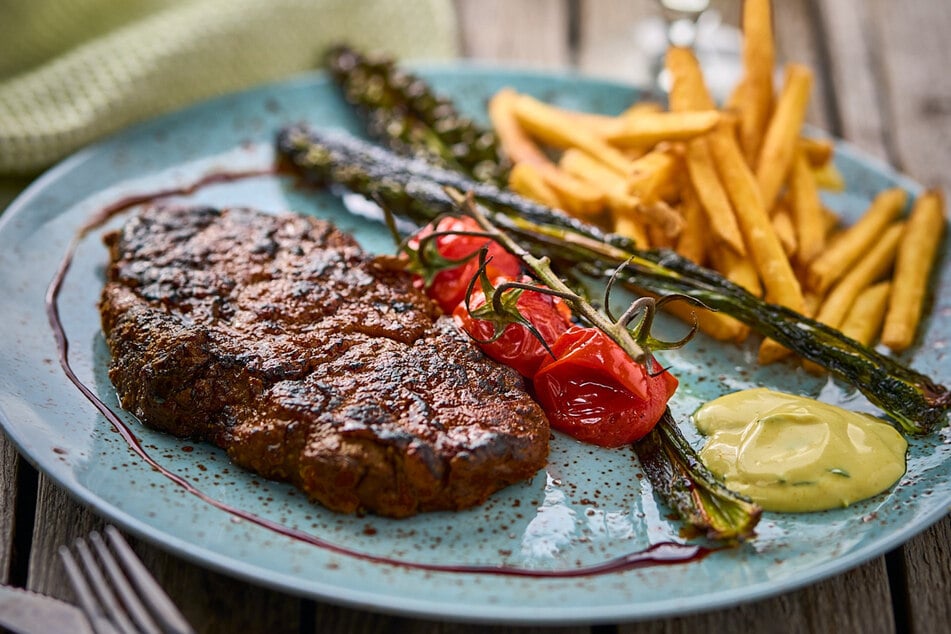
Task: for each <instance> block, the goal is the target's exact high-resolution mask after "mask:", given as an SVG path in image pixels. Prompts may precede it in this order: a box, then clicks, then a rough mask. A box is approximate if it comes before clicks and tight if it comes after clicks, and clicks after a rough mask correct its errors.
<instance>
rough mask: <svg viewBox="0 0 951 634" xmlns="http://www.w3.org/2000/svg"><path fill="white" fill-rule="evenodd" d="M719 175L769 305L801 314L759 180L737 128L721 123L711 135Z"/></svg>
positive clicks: (792, 277)
mask: <svg viewBox="0 0 951 634" xmlns="http://www.w3.org/2000/svg"><path fill="white" fill-rule="evenodd" d="M710 149H711V152H712V154H713V158H714V160H715V161H716V167H717V171H718V172H719V174H720V178H721V180H722V181H723V184H724V187H725V189H726V191H727V193H728V195H729V197H730V200H731V201H732V202H733V209H734V210H735V211H736V215H737V221H738V224H739V226H740V230H741V231H742V232H743V237H744V239H745V240H744V241H745V243H746V246H747V248H748V249H749V251H750V254H751V255H752V257H753V261H754V262H755V264H756V269H757V271H758V272H759V275H760V278H761V279H762V283H763V286H764V287H765V288H766V299H767V301H770V302H773V303H774V304H781V305H783V306H786V307H787V308H791V309H792V310H795V311H797V312H800V313H801V312H802V311H803V310H804V308H805V304H804V302H803V296H802V289H801V287H800V285H799V280H798V279H796V275H795V274H794V273H793V269H792V266H791V265H790V264H789V259H788V258H787V257H786V254H785V252H784V251H783V246H782V244H781V243H780V241H779V238H778V237H777V236H776V231H775V230H774V229H773V225H772V223H771V222H770V219H769V215H768V214H767V212H766V207H765V206H764V205H763V199H762V194H761V193H760V190H759V187H758V185H757V182H756V177H755V176H754V175H753V172H752V171H750V169H749V167H748V166H747V164H746V160H745V159H744V158H743V154H742V152H741V151H740V147H739V145H738V144H737V141H736V136H735V135H734V133H733V126H732V125H731V124H730V123H729V122H721V123H720V125H718V126H717V129H716V130H715V131H714V132H713V133H711V135H710Z"/></svg>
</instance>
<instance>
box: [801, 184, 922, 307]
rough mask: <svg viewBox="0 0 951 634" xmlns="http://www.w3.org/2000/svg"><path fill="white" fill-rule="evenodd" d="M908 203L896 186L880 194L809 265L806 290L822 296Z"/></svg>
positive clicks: (905, 196) (906, 195) (904, 194)
mask: <svg viewBox="0 0 951 634" xmlns="http://www.w3.org/2000/svg"><path fill="white" fill-rule="evenodd" d="M907 200H908V194H906V193H905V190H903V189H899V188H897V187H895V188H892V189H886V190H884V191H882V192H880V193H879V194H878V195H877V196H876V197H875V199H874V200H873V201H872V204H871V205H870V206H869V208H868V210H867V211H866V212H865V213H864V214H863V215H862V217H861V218H860V219H859V221H858V222H856V223H855V224H854V225H852V226H851V227H849V228H848V229H846V230H845V231H844V232H843V233H842V234H841V236H840V237H838V238H837V239H835V240H834V241H831V242H830V243H829V245H828V247H827V248H826V250H825V251H824V252H823V253H822V254H821V255H820V256H819V257H817V258H816V259H815V260H813V261H812V263H811V264H810V265H809V270H808V271H807V274H806V280H807V283H808V285H809V287H810V288H811V289H813V290H815V291H817V292H819V293H825V292H826V291H827V290H829V288H830V287H831V286H832V284H833V283H835V282H836V281H837V280H838V279H839V278H840V277H842V275H843V274H844V273H845V272H846V271H848V270H849V268H850V267H851V266H852V265H853V264H854V263H855V262H856V261H857V260H858V259H859V258H860V257H861V256H862V254H864V253H866V252H868V251H869V249H870V248H871V247H872V245H873V244H875V243H876V242H877V241H878V240H879V239H880V237H881V234H882V232H883V231H884V230H885V228H886V227H887V226H888V225H890V224H891V223H892V222H893V221H894V220H895V219H896V218H898V216H899V214H901V211H902V209H903V208H904V206H905V203H906V201H907Z"/></svg>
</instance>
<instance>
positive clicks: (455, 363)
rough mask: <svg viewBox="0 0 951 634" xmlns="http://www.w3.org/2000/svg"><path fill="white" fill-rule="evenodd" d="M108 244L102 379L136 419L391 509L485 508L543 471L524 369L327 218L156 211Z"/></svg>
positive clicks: (323, 492)
mask: <svg viewBox="0 0 951 634" xmlns="http://www.w3.org/2000/svg"><path fill="white" fill-rule="evenodd" d="M106 243H107V245H108V246H109V248H110V251H111V256H112V261H111V264H110V266H109V268H108V271H107V281H106V286H105V288H104V289H103V293H102V299H101V304H100V310H101V313H102V326H103V331H104V332H105V334H106V339H107V341H108V344H109V348H110V350H111V351H112V365H111V367H110V370H109V376H110V378H111V379H112V381H113V383H114V384H115V386H116V389H117V391H118V394H119V398H120V401H121V403H122V406H123V407H124V408H126V409H127V410H129V411H131V412H132V413H133V414H135V415H136V416H138V417H139V418H140V419H141V420H142V421H143V422H145V423H146V424H148V425H150V426H152V427H155V428H158V429H161V430H164V431H167V432H170V433H172V434H176V435H179V436H190V437H195V438H200V439H205V440H208V441H211V442H213V443H215V444H217V445H218V446H220V447H223V448H224V449H226V450H227V452H228V455H229V456H230V457H231V459H232V460H233V461H234V462H235V463H237V464H239V465H241V466H243V467H246V468H248V469H250V470H252V471H256V472H258V473H260V474H261V475H263V476H265V477H267V478H273V479H279V480H287V481H290V482H292V483H294V484H295V485H296V486H298V487H299V488H301V489H302V490H303V491H304V492H306V493H307V495H308V496H310V497H311V498H312V499H315V500H317V501H319V502H320V503H321V504H323V505H324V506H326V507H328V508H330V509H333V510H335V511H343V512H355V511H359V510H366V511H370V512H374V513H377V514H380V515H387V516H392V517H404V516H408V515H412V514H414V513H417V512H421V511H433V510H441V509H447V510H448V509H462V508H466V507H470V506H473V505H477V504H480V503H482V502H483V501H485V499H486V498H487V497H488V496H489V495H490V494H491V493H492V492H494V491H497V490H498V489H500V488H502V487H505V486H507V485H509V484H512V483H514V482H518V481H520V480H524V479H526V478H529V477H531V476H532V475H533V474H534V473H535V472H536V471H538V469H540V468H541V467H542V466H543V465H544V464H545V461H546V458H547V454H548V439H549V431H548V423H547V421H546V419H545V416H544V414H543V413H542V411H541V409H540V408H539V407H538V405H536V404H535V402H534V401H533V400H532V399H531V398H530V397H529V395H528V394H526V392H525V390H524V389H523V385H522V380H521V378H519V377H518V375H517V374H516V373H515V372H513V371H511V370H510V369H508V368H506V367H504V366H501V365H499V364H496V363H495V362H493V361H491V360H489V359H488V358H486V357H485V356H483V354H482V353H481V352H480V351H479V350H478V349H477V348H476V347H475V346H474V345H473V344H472V342H470V341H469V340H468V338H467V337H466V336H465V335H464V334H460V333H459V331H458V330H457V329H456V328H455V326H454V325H453V324H452V322H451V321H450V320H449V319H448V318H447V317H444V316H440V315H439V311H438V308H436V307H435V305H434V304H433V303H432V302H431V301H430V300H429V299H428V298H427V297H426V296H425V295H424V294H422V293H421V292H419V291H418V290H416V289H414V288H413V283H412V279H411V277H410V275H409V274H407V273H406V272H404V271H402V270H400V267H399V266H397V265H396V264H395V260H394V259H393V258H386V257H379V258H375V257H372V256H370V255H368V254H366V253H364V252H363V251H362V250H361V249H360V247H359V246H358V245H357V243H356V242H355V241H354V240H353V238H351V237H350V236H348V235H346V234H344V233H342V232H340V231H339V230H337V229H336V228H334V227H333V226H332V225H331V224H329V223H327V222H324V221H321V220H316V219H313V218H307V217H302V216H294V215H279V216H274V215H269V214H265V213H262V212H257V211H253V210H248V209H226V210H217V209H210V208H170V207H164V208H163V207H153V208H150V209H147V210H145V211H143V212H142V213H140V214H139V215H137V216H135V217H133V218H131V219H130V220H129V221H128V222H127V223H126V225H125V226H124V227H123V228H122V229H121V230H119V231H116V232H113V233H110V234H109V235H108V236H106Z"/></svg>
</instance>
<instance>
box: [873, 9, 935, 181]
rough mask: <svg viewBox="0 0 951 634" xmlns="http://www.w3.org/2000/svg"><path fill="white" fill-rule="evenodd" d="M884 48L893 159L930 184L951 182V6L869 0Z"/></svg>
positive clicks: (883, 87)
mask: <svg viewBox="0 0 951 634" xmlns="http://www.w3.org/2000/svg"><path fill="white" fill-rule="evenodd" d="M865 4H868V5H871V6H869V7H868V8H866V14H867V16H868V18H867V19H869V20H870V21H873V25H874V27H875V28H874V32H875V33H876V36H875V39H874V40H873V42H874V43H875V44H877V45H878V46H879V47H880V52H879V57H880V65H881V72H880V76H879V77H878V79H879V90H880V94H881V100H882V102H883V106H884V111H885V115H886V117H887V121H886V132H887V134H888V137H887V138H888V140H889V149H890V150H891V155H890V156H889V159H890V161H891V162H892V163H893V164H895V165H897V166H898V167H900V168H902V169H904V170H905V171H907V172H908V173H910V174H911V175H912V176H914V177H915V178H917V179H919V180H921V181H922V182H924V183H926V184H929V185H941V186H943V187H945V188H949V187H951V170H949V169H948V166H949V164H951V75H949V73H948V72H947V69H946V68H943V67H942V66H943V65H946V64H947V63H948V62H949V61H951V38H949V37H948V34H949V33H951V5H949V4H948V3H947V2H919V3H914V4H908V3H896V2H888V1H883V0H875V2H869V3H865Z"/></svg>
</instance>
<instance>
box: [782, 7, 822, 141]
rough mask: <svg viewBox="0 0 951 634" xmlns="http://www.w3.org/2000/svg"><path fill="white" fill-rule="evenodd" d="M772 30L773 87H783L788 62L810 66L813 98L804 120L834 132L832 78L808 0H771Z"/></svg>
mask: <svg viewBox="0 0 951 634" xmlns="http://www.w3.org/2000/svg"><path fill="white" fill-rule="evenodd" d="M772 6H773V32H774V33H775V38H776V63H777V65H778V66H779V68H778V69H777V74H776V77H777V80H776V89H777V91H778V90H780V89H781V88H782V86H781V83H780V82H781V81H782V72H781V70H780V69H781V68H782V66H783V65H784V64H787V63H797V64H804V65H806V66H808V67H809V68H810V69H812V72H813V83H812V99H811V100H810V102H809V111H808V112H807V117H806V120H807V122H808V123H810V124H811V125H814V126H816V127H818V128H821V129H823V130H825V131H827V132H829V133H835V132H836V129H835V127H836V122H835V119H834V110H833V109H834V104H833V103H832V101H831V100H832V95H830V92H829V86H830V85H831V81H832V80H831V78H830V77H829V74H828V66H827V64H826V63H825V45H824V43H823V41H822V40H821V39H820V38H821V33H820V32H819V29H817V28H816V25H817V23H816V20H815V15H814V12H813V11H812V7H811V3H809V2H773V4H772Z"/></svg>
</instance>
